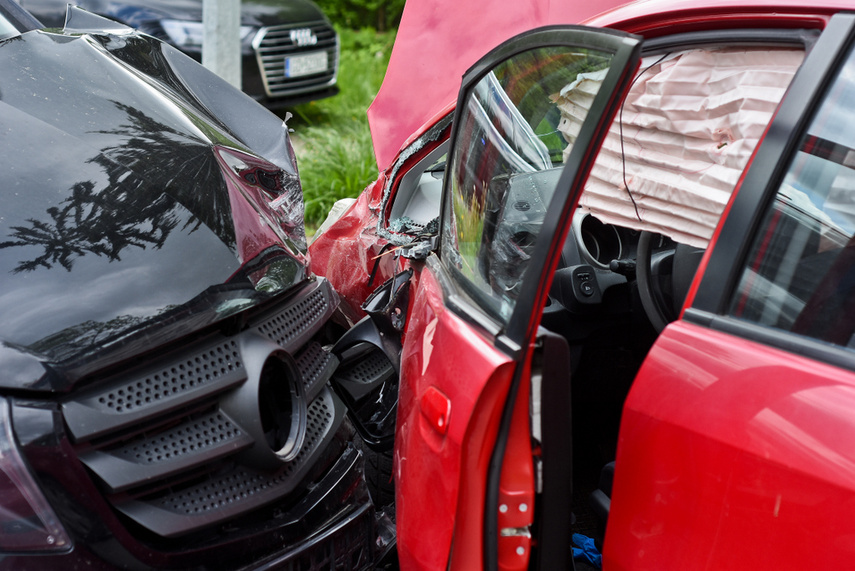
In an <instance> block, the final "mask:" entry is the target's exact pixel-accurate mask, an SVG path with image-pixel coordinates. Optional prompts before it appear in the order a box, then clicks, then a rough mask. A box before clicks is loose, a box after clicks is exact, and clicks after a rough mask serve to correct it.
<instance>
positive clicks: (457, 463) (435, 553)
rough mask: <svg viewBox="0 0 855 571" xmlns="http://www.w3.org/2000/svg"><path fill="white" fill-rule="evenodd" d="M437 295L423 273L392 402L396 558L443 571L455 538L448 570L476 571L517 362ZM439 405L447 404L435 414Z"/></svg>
mask: <svg viewBox="0 0 855 571" xmlns="http://www.w3.org/2000/svg"><path fill="white" fill-rule="evenodd" d="M439 291H440V288H439V285H438V284H437V283H436V281H435V279H434V278H433V276H432V275H431V274H430V272H425V273H424V274H423V276H422V279H421V282H420V283H419V285H418V286H417V287H416V288H415V289H414V294H415V295H414V299H415V302H414V303H413V305H412V308H411V310H410V314H409V324H408V327H407V334H406V338H405V340H404V349H403V354H402V356H401V376H402V378H410V379H414V382H413V383H412V384H402V385H401V388H400V394H399V401H398V418H397V430H396V434H395V440H396V442H395V473H396V476H397V479H396V484H397V488H396V495H397V497H398V498H401V499H402V501H399V502H397V508H396V510H397V511H396V518H397V528H398V545H399V553H398V555H399V558H400V561H401V566H402V568H403V569H444V568H445V567H446V565H447V564H448V557H449V553H450V551H451V545H452V537H454V544H455V549H454V554H455V566H454V567H455V568H458V569H478V568H480V567H481V551H482V549H481V529H482V527H483V526H482V519H483V506H484V491H483V481H484V479H485V478H486V473H487V464H488V462H489V461H490V453H491V451H492V446H491V445H490V444H489V443H491V442H493V441H495V438H496V432H497V430H498V423H499V418H500V416H501V412H502V405H503V404H504V400H505V396H506V394H507V390H508V386H509V384H510V378H511V374H512V372H513V361H512V360H511V359H509V358H508V357H507V356H506V355H504V354H503V353H502V352H501V351H499V350H497V349H496V348H495V347H493V346H492V343H491V342H490V341H489V340H488V339H485V338H483V337H482V336H480V335H478V334H477V333H475V332H473V331H472V329H471V328H470V327H468V326H467V325H465V324H464V322H463V321H462V320H461V319H460V318H459V317H457V316H456V315H454V314H453V313H451V312H449V311H446V310H445V306H444V303H443V299H442V297H441V295H440V294H439V293H438V292H439ZM462 347H466V348H467V350H466V351H460V350H458V349H459V348H462ZM442 399H445V400H446V402H447V405H448V406H447V408H446V412H445V415H437V414H436V413H435V411H436V410H437V402H438V401H439V402H441V401H442ZM440 419H443V420H442V422H438V421H439V420H440ZM402 472H406V476H407V477H405V478H401V477H400V475H401V473H402ZM403 498H406V500H403ZM479 506H480V507H479Z"/></svg>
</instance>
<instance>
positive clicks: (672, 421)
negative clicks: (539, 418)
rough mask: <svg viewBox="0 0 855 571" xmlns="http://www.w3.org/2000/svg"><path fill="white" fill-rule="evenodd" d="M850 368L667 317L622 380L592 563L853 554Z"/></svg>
mask: <svg viewBox="0 0 855 571" xmlns="http://www.w3.org/2000/svg"><path fill="white" fill-rule="evenodd" d="M853 410H855V374H853V373H852V372H851V371H846V370H842V369H838V368H835V367H832V366H830V365H826V364H822V363H819V362H817V361H815V360H812V359H807V358H804V357H801V356H799V355H794V354H792V353H788V352H784V351H780V350H777V349H773V348H770V347H767V346H765V345H762V344H759V343H753V342H750V341H746V340H745V339H741V338H737V337H733V336H731V335H727V334H723V333H718V332H715V331H711V330H709V329H706V328H703V327H698V326H696V325H692V324H688V323H685V322H676V323H674V324H672V325H671V326H669V327H668V328H667V329H666V330H665V331H664V332H663V333H662V335H660V337H659V339H658V340H657V342H656V345H654V347H653V350H652V351H651V352H650V353H649V354H648V357H647V360H646V361H645V363H644V365H643V366H642V368H641V370H640V371H639V373H638V376H637V377H636V379H635V382H634V383H633V386H632V389H631V391H630V394H629V397H628V398H627V401H626V405H625V407H624V414H623V418H622V424H621V433H620V434H621V436H620V442H619V445H618V456H617V465H618V466H619V468H618V470H617V471H616V472H615V483H614V491H613V495H612V503H613V506H614V508H613V511H612V513H611V514H610V516H609V527H608V530H607V533H606V542H605V553H604V568H605V569H648V568H659V569H661V568H666V569H723V568H732V567H739V568H745V569H787V568H792V567H794V566H797V565H798V563H797V562H805V561H809V562H810V566H811V567H815V568H817V569H844V568H847V567H850V566H851V564H852V560H853V556H855V521H853V519H852V513H853V509H855V443H853V442H852V439H851V438H848V437H846V436H844V435H851V434H853V433H854V432H855V415H853V414H852V411H853Z"/></svg>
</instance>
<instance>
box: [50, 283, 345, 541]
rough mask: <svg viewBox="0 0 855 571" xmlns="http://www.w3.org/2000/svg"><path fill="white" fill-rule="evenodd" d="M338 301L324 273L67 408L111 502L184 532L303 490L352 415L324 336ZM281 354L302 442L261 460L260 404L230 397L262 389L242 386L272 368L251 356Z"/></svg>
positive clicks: (161, 528)
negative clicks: (238, 327)
mask: <svg viewBox="0 0 855 571" xmlns="http://www.w3.org/2000/svg"><path fill="white" fill-rule="evenodd" d="M336 305H337V298H336V294H335V292H333V291H332V288H331V287H330V286H329V283H328V282H326V281H323V280H320V281H318V282H316V283H314V284H311V285H309V286H307V287H306V288H305V289H304V290H303V291H302V292H301V293H300V295H298V296H295V298H294V299H293V300H292V302H290V303H286V304H285V305H284V306H280V307H279V308H278V309H277V310H275V311H274V312H273V313H272V314H268V315H265V316H263V317H262V318H260V319H258V320H256V321H251V322H250V323H249V324H248V327H247V328H246V329H245V330H244V331H243V332H242V333H239V334H236V335H234V336H231V337H225V336H224V335H223V334H221V333H214V334H210V335H208V336H207V337H205V338H203V339H199V340H196V341H194V342H193V343H189V344H186V345H184V346H183V347H180V348H176V349H174V350H171V351H170V352H169V353H166V354H164V355H162V356H159V357H156V358H152V359H149V360H148V361H147V362H146V363H145V364H144V365H140V366H136V367H134V368H131V369H128V370H126V371H122V372H121V373H118V374H114V375H113V376H112V377H110V378H107V379H104V380H102V381H100V382H97V383H93V386H92V388H91V389H89V390H87V391H85V392H81V393H80V394H77V395H75V396H74V397H73V398H72V399H70V400H68V401H66V402H65V403H63V405H62V412H63V418H64V420H65V423H66V425H67V427H68V430H69V433H70V434H71V435H72V437H73V442H74V446H75V450H76V452H77V456H78V458H79V460H80V461H81V462H82V463H83V464H84V465H85V466H86V467H87V468H88V469H89V471H90V473H91V474H92V475H93V479H94V480H95V482H96V483H97V484H98V485H99V487H100V489H101V490H102V491H103V494H104V497H105V498H106V500H107V501H108V502H109V503H110V504H111V505H112V506H113V507H114V508H115V509H116V510H117V511H119V512H121V513H123V514H125V515H126V516H127V517H129V518H130V519H132V520H133V521H135V522H136V523H137V524H139V525H140V526H142V527H144V528H146V529H147V530H149V531H151V532H153V533H155V534H157V535H160V536H162V537H176V536H181V535H184V534H187V533H191V532H193V531H197V530H200V529H202V528H205V527H208V526H211V525H214V524H218V523H221V522H225V521H227V520H229V519H232V518H236V517H239V516H241V515H243V514H245V513H247V512H249V511H250V510H253V509H256V508H259V507H261V506H264V505H267V504H270V503H272V502H275V501H278V500H281V499H283V498H285V497H286V496H288V494H291V493H292V492H295V490H298V488H299V487H300V485H301V484H302V483H303V481H304V480H306V479H307V477H308V476H310V475H311V474H312V473H313V470H315V467H316V464H317V463H318V462H319V459H321V458H326V456H328V455H325V453H324V451H325V450H326V449H327V448H328V447H329V445H331V443H332V442H333V440H334V439H335V434H336V431H337V430H338V428H339V426H341V423H342V422H343V420H344V416H345V408H344V405H343V404H342V402H341V401H340V400H339V399H338V397H337V396H336V395H335V394H334V393H333V392H332V391H331V390H330V389H329V386H328V380H329V379H330V376H331V375H332V373H333V371H334V370H335V367H336V364H337V362H338V361H337V360H336V358H335V357H334V356H332V355H330V354H329V353H328V351H326V350H325V349H324V348H323V347H322V346H321V344H320V342H319V339H316V337H317V336H318V335H319V334H320V333H321V330H322V328H323V326H324V324H325V323H326V321H327V320H328V319H329V318H330V317H331V315H332V313H333V311H334V310H335V308H336ZM259 346H260V347H262V348H264V351H263V352H262V354H261V357H258V356H257V353H258V351H257V348H258V347H259ZM268 351H269V353H268ZM280 354H287V355H290V357H288V359H291V360H292V362H293V363H294V364H295V367H292V369H293V370H296V371H298V373H296V374H298V375H299V378H298V379H295V382H298V383H300V385H301V386H302V394H303V395H304V398H305V399H306V424H305V439H304V440H303V443H302V446H301V448H300V449H299V452H298V453H297V454H296V456H294V457H293V458H292V459H291V460H289V461H281V462H278V461H274V462H273V464H272V465H271V464H270V463H269V462H268V460H267V457H266V456H262V458H263V460H264V461H263V462H260V461H259V460H258V458H259V456H258V450H262V451H264V454H269V453H271V451H270V450H269V446H268V444H267V442H266V441H265V440H264V437H263V435H262V436H260V437H259V435H258V432H257V431H256V432H254V431H253V429H252V426H253V424H252V423H253V421H254V420H257V418H258V408H257V407H256V408H253V406H255V405H257V404H258V403H256V402H255V401H254V400H252V402H249V403H248V404H245V405H240V406H237V407H235V405H234V404H233V403H234V398H235V396H236V395H245V394H249V395H250V396H252V397H253V399H255V396H256V394H255V389H252V390H251V391H249V392H248V393H247V392H237V391H246V390H247V389H248V388H251V387H253V386H255V385H253V384H252V383H249V381H250V380H252V378H253V375H256V376H257V375H259V373H258V371H259V370H261V369H262V368H263V367H261V366H259V365H258V363H257V362H254V361H253V360H254V359H255V360H258V361H260V360H262V359H269V358H273V356H277V355H280ZM254 355H256V356H254ZM265 355H266V357H265ZM276 358H283V357H281V356H279V357H276ZM253 371H255V372H253ZM282 382H285V380H284V379H283V381H282ZM244 385H246V388H244ZM238 400H239V401H240V399H238ZM227 411H228V412H227ZM253 434H255V436H253Z"/></svg>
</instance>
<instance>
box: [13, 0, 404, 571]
mask: <svg viewBox="0 0 855 571" xmlns="http://www.w3.org/2000/svg"><path fill="white" fill-rule="evenodd" d="M0 160H2V164H3V177H2V186H0V280H2V282H0V371H2V373H0V568H3V569H12V568H14V569H35V568H38V569H48V568H52V569H84V568H85V569H101V568H115V567H121V568H131V569H142V568H193V569H200V568H201V569H223V568H225V569H236V568H241V569H244V568H278V567H284V568H288V569H292V568H293V569H312V570H315V569H339V568H347V569H351V568H352V569H367V568H373V567H374V566H375V565H376V563H377V560H378V558H380V557H381V556H382V555H383V552H384V550H386V549H387V548H389V546H390V543H392V542H393V540H394V536H393V534H391V533H390V532H389V530H390V529H391V526H390V525H389V524H386V525H383V524H382V522H384V521H387V520H386V519H384V518H382V517H380V516H379V515H378V510H377V509H376V508H375V504H374V502H373V501H372V497H371V493H372V492H371V490H370V489H369V487H368V484H367V483H366V477H365V474H364V469H363V466H364V460H363V459H364V457H365V454H366V453H367V452H368V450H367V448H366V447H365V442H364V441H363V439H362V438H361V437H360V436H359V434H358V432H357V428H356V427H355V425H354V423H353V422H352V421H351V420H350V417H349V414H348V410H347V405H346V404H345V402H344V400H343V398H342V397H340V396H339V394H337V392H336V391H337V390H338V389H337V388H336V383H337V382H338V381H336V379H341V378H346V377H348V375H349V374H350V373H349V371H350V369H351V368H352V367H354V366H356V365H359V364H360V363H359V362H356V363H355V364H354V363H353V362H351V363H348V362H347V361H346V360H344V358H341V359H340V358H339V356H338V355H337V353H336V352H334V351H332V350H331V348H333V345H334V343H336V342H337V341H338V340H339V338H340V336H341V333H342V331H343V330H344V329H343V326H342V325H340V324H339V322H338V321H337V319H336V315H337V313H336V312H337V305H338V296H337V294H336V293H335V291H334V290H333V289H332V288H331V287H330V285H329V282H327V281H325V280H323V279H319V278H316V277H315V276H313V275H312V274H311V273H310V271H309V269H308V265H307V259H306V255H305V253H306V242H305V235H304V231H303V225H302V212H303V204H302V194H301V187H300V183H299V180H298V177H297V170H296V163H295V159H294V154H293V151H292V149H291V145H290V142H289V138H288V130H287V127H286V125H284V124H283V122H282V120H281V119H279V118H277V117H276V116H275V115H273V114H272V113H270V112H269V111H268V110H266V109H264V108H263V107H261V106H260V105H258V104H256V103H255V102H254V101H253V100H252V99H251V98H249V97H247V96H246V95H245V94H243V93H241V92H240V91H238V90H237V89H234V88H233V87H231V86H229V85H227V84H226V83H225V82H223V81H222V80H221V79H219V78H218V77H216V76H215V75H213V74H212V73H211V72H209V71H208V70H206V69H205V68H203V67H202V66H200V65H199V64H197V63H196V62H195V61H193V60H192V59H190V58H188V57H187V56H185V55H184V54H182V53H181V52H180V51H178V50H176V49H175V48H173V47H171V46H169V45H166V44H164V43H162V42H160V41H158V40H156V39H154V38H152V37H150V36H147V35H142V34H139V33H137V32H135V31H134V30H131V29H129V28H127V27H124V26H121V25H119V24H116V23H115V22H112V21H110V20H106V19H103V18H101V17H99V16H95V15H93V14H91V13H89V12H85V11H82V10H79V9H77V8H70V9H69V18H68V24H67V25H66V27H65V28H64V29H63V30H57V29H51V30H41V29H39V23H38V22H37V21H36V20H35V19H33V18H32V17H31V16H30V15H29V14H27V13H26V12H25V11H23V10H22V9H21V8H20V7H19V6H18V5H16V4H15V3H14V2H12V1H11V0H0ZM362 355H363V356H364V355H365V353H364V352H363V354H362ZM386 363H387V364H385V365H384V364H383V363H382V362H381V366H380V373H382V369H383V368H384V367H386V368H391V365H388V362H386ZM380 373H378V374H380Z"/></svg>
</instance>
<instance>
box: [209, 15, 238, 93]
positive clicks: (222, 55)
mask: <svg viewBox="0 0 855 571" xmlns="http://www.w3.org/2000/svg"><path fill="white" fill-rule="evenodd" d="M202 24H203V35H202V65H204V66H205V67H207V68H208V69H210V70H211V71H213V72H214V73H216V74H217V75H219V76H220V77H222V78H223V79H225V80H226V81H228V82H229V83H231V84H232V85H234V86H235V87H237V88H238V89H240V87H241V68H240V0H202Z"/></svg>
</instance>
